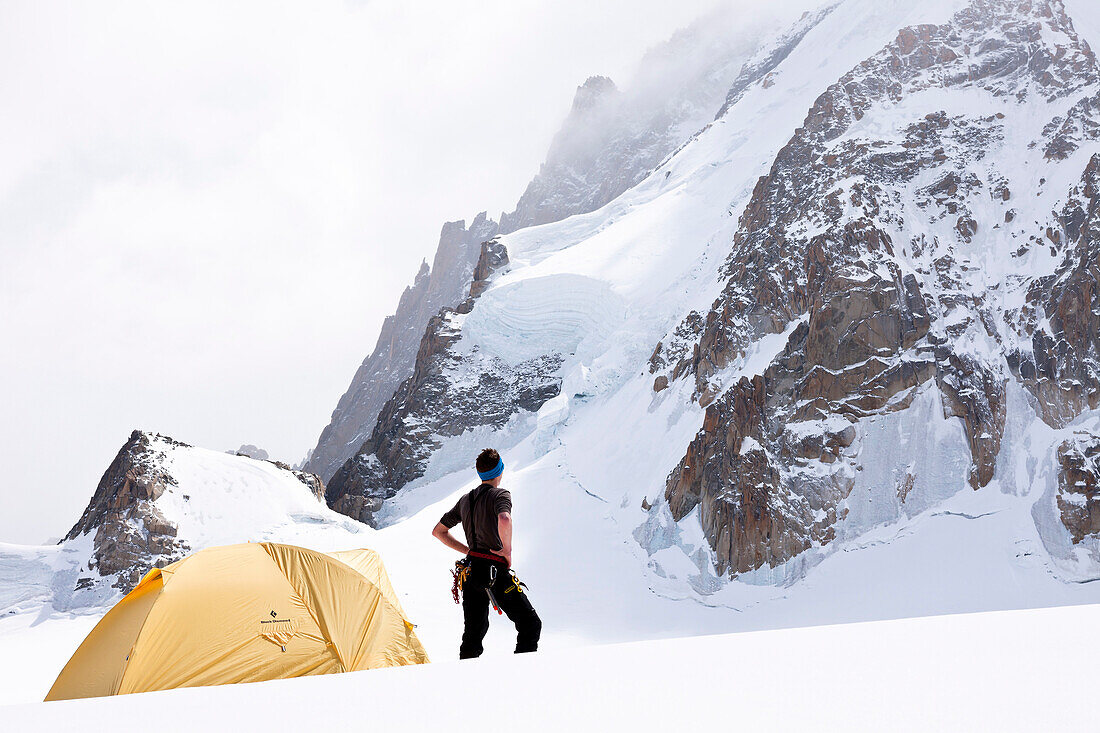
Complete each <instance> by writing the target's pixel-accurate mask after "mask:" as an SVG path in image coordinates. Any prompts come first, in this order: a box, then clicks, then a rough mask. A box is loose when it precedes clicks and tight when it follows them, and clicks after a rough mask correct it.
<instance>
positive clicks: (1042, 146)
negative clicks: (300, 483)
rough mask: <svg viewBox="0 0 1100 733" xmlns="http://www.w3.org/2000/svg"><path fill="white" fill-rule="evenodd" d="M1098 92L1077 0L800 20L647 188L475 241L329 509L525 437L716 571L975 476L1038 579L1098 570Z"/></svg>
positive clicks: (375, 500) (661, 538)
mask: <svg viewBox="0 0 1100 733" xmlns="http://www.w3.org/2000/svg"><path fill="white" fill-rule="evenodd" d="M1071 6H1072V7H1073V9H1074V10H1075V11H1080V12H1081V13H1082V14H1083V15H1084V16H1085V17H1086V24H1087V25H1089V26H1090V27H1091V25H1092V22H1093V18H1092V16H1093V15H1094V11H1092V10H1090V9H1089V7H1088V6H1087V5H1084V4H1077V5H1073V4H1071ZM595 86H597V87H599V90H602V91H601V92H600V93H605V94H606V93H611V92H610V88H609V87H607V85H606V84H604V83H603V82H600V83H599V84H596V85H595ZM1098 91H1100V67H1098V65H1097V60H1096V57H1095V55H1094V54H1093V52H1092V50H1091V48H1090V47H1089V45H1088V42H1087V40H1086V39H1084V38H1082V37H1081V35H1080V34H1079V32H1078V31H1077V29H1076V27H1075V25H1074V22H1073V17H1072V15H1071V14H1070V13H1068V12H1067V10H1066V7H1065V6H1064V5H1063V3H1062V2H1059V1H1058V0H1050V1H1045V0H1035V1H1033V2H1017V1H1015V0H1012V1H1009V0H973V1H972V2H965V1H963V0H938V1H936V2H930V3H924V4H921V5H920V6H919V7H914V6H912V5H911V4H907V3H903V2H869V1H867V0H846V1H845V2H842V3H837V4H833V3H830V4H826V5H823V6H822V7H821V8H819V9H818V10H816V11H815V12H812V13H808V14H807V15H806V16H804V17H803V18H802V19H801V20H800V21H798V22H797V23H796V24H795V25H794V26H792V27H791V28H789V29H787V30H785V31H783V32H781V33H779V34H777V35H776V36H775V37H774V38H773V40H772V41H770V42H769V43H767V44H765V45H764V46H763V47H762V48H760V49H759V50H758V51H757V52H756V53H755V54H754V55H753V57H752V58H750V59H749V60H748V61H747V62H746V63H744V65H743V66H742V73H741V74H740V75H739V76H738V77H737V79H736V84H735V86H734V87H733V88H732V89H731V90H730V93H729V94H728V95H727V99H726V104H725V106H724V111H723V112H722V113H721V114H720V115H719V117H718V119H717V120H716V121H715V122H714V123H713V124H710V125H707V126H705V127H704V128H703V129H702V130H701V131H700V132H699V133H698V134H697V135H695V136H694V137H693V138H692V139H691V140H690V142H689V143H688V144H686V145H684V146H683V147H682V148H681V149H680V150H678V151H677V152H676V154H675V155H673V156H672V157H671V158H669V159H668V160H667V161H665V162H664V163H663V164H661V165H660V166H659V167H658V168H657V169H656V170H655V171H654V172H652V173H651V174H649V175H648V176H647V177H646V178H645V180H643V181H642V182H641V183H639V184H638V185H636V186H634V187H633V188H631V189H630V190H629V191H627V192H625V193H624V194H623V195H621V196H619V197H618V198H616V199H614V200H613V201H611V202H610V203H608V204H607V205H605V206H603V207H602V208H600V209H597V210H595V211H593V212H590V213H586V214H578V215H574V216H572V217H570V218H567V219H564V220H561V221H558V222H556V223H550V224H546V225H543V226H536V227H529V228H526V229H522V230H519V231H516V232H512V233H510V234H503V235H498V236H497V237H496V238H494V239H493V240H492V241H491V242H488V243H486V244H485V245H483V246H482V250H481V258H480V261H479V263H478V265H477V267H476V268H475V272H476V273H477V274H475V276H474V282H473V283H472V286H471V288H470V292H469V296H468V297H467V299H466V300H465V301H464V302H463V303H461V304H460V305H458V306H457V307H455V308H452V309H448V310H446V311H445V312H443V313H441V314H440V315H439V316H436V317H435V318H433V319H432V320H431V322H430V323H429V325H428V328H427V331H426V333H425V335H424V337H423V338H422V340H421V345H420V350H419V353H418V355H417V360H416V364H415V368H414V371H413V375H412V376H411V377H410V378H408V379H406V380H405V382H403V383H402V385H401V387H400V388H399V389H398V390H397V392H396V393H395V394H394V396H393V397H392V398H391V399H390V400H389V402H388V403H387V404H386V406H385V407H384V408H383V409H382V411H381V413H380V416H379V420H378V422H377V424H376V425H375V427H374V430H373V432H372V435H371V437H370V439H368V440H367V441H366V442H365V443H364V445H363V447H362V449H361V450H360V451H359V453H358V455H356V456H355V457H354V458H352V459H351V460H349V461H348V462H346V463H345V464H344V466H343V467H342V468H341V469H340V470H339V471H337V473H336V474H335V475H334V476H333V479H332V481H331V482H330V483H329V486H328V489H327V498H328V500H329V502H330V504H331V505H332V506H333V507H334V508H336V509H338V510H339V511H342V512H344V513H347V514H349V515H351V516H353V517H356V518H358V519H361V520H363V521H367V522H370V523H372V524H376V525H384V524H386V523H389V522H393V521H396V520H398V519H401V518H402V517H404V516H406V515H407V514H408V512H409V511H410V510H411V508H412V507H416V506H417V505H419V504H420V502H418V501H417V500H415V499H414V498H413V497H414V496H415V495H416V493H417V492H418V491H419V490H420V489H419V488H418V487H420V486H421V485H424V484H426V483H431V482H434V481H435V480H437V479H439V478H440V477H442V476H445V475H447V474H448V473H449V472H451V471H453V470H456V469H457V468H459V467H461V466H463V465H464V464H465V463H466V462H468V457H469V455H470V454H471V452H472V451H473V450H474V449H475V448H476V447H478V446H479V445H481V444H482V443H488V442H492V443H495V444H498V445H500V446H503V447H505V448H507V447H510V446H517V445H523V444H525V442H526V443H529V444H530V445H531V446H532V450H533V455H534V456H547V455H556V454H555V451H563V452H565V453H567V454H568V457H561V456H558V458H557V459H558V460H560V461H562V465H563V469H562V470H563V471H565V472H567V473H568V474H569V475H571V476H573V477H575V478H576V480H577V482H578V483H580V484H581V485H583V486H584V487H585V488H586V489H587V490H588V491H590V492H591V493H593V494H595V495H598V496H600V497H603V498H605V499H607V500H608V501H610V502H611V503H612V504H616V505H618V504H623V505H631V504H638V505H641V506H644V514H643V515H641V516H637V517H634V518H632V519H629V520H627V524H628V525H634V526H633V527H630V529H631V530H632V531H634V533H635V535H636V536H637V537H638V538H639V539H640V540H641V541H642V542H643V543H644V544H645V546H646V548H647V550H648V551H649V552H650V553H652V554H653V555H654V556H657V555H660V554H662V552H663V551H664V550H668V549H679V550H680V551H681V552H682V553H683V554H684V555H685V556H686V559H688V560H689V561H690V563H691V564H692V565H693V566H694V567H695V568H696V571H695V573H694V576H695V580H694V581H693V583H694V585H695V586H696V588H697V589H708V590H715V589H717V588H719V587H721V586H722V585H723V583H724V581H721V580H720V579H721V578H722V577H723V576H730V575H733V576H741V579H742V580H743V581H751V582H765V583H775V582H779V583H786V582H792V581H795V580H798V579H799V578H801V577H803V576H805V574H806V573H807V571H808V570H809V569H810V568H811V567H813V566H814V565H816V564H817V563H819V562H821V561H822V560H823V559H824V558H826V557H828V556H829V555H831V554H832V553H834V552H836V551H838V550H839V549H841V548H844V547H847V545H848V543H850V542H859V540H860V538H861V537H863V536H865V535H866V534H867V533H869V532H873V531H875V528H877V527H880V526H883V525H889V524H892V523H897V522H902V521H906V520H910V519H912V518H915V517H917V516H920V515H922V514H923V513H926V512H928V511H933V510H935V509H936V508H937V507H939V506H942V505H943V503H944V502H946V501H948V500H949V499H951V497H954V496H955V495H957V494H958V493H959V492H963V491H973V490H977V489H982V488H983V487H991V488H992V491H994V492H1001V493H1004V494H1006V495H1009V496H1019V497H1022V502H1023V503H1024V504H1026V507H1027V509H1026V511H1029V512H1031V514H1032V515H1033V516H1034V524H1035V527H1036V531H1037V532H1038V535H1039V537H1040V539H1041V544H1042V548H1043V553H1044V557H1045V558H1046V561H1047V562H1048V563H1049V568H1050V571H1051V572H1053V573H1055V574H1056V575H1058V576H1059V577H1062V578H1064V579H1066V580H1085V579H1092V578H1096V577H1100V554H1098V552H1097V538H1096V534H1095V533H1096V529H1097V526H1096V525H1095V524H1094V519H1093V513H1092V511H1091V503H1092V502H1093V501H1094V500H1095V499H1094V494H1095V488H1094V487H1095V478H1094V477H1095V475H1096V459H1095V456H1094V454H1095V453H1097V451H1098V450H1100V447H1098V444H1097V443H1096V442H1095V441H1096V440H1098V438H1096V437H1094V436H1095V435H1096V432H1095V430H1096V420H1097V418H1098V417H1100V414H1097V413H1094V412H1093V408H1095V407H1096V401H1097V394H1100V392H1098V390H1097V386H1096V385H1097V382H1096V376H1095V374H1096V371H1095V363H1096V362H1095V357H1094V354H1095V353H1096V352H1095V349H1096V334H1097V326H1096V318H1097V314H1098V310H1097V306H1096V303H1095V302H1094V301H1093V299H1094V297H1095V296H1094V291H1095V288H1094V287H1093V283H1094V282H1095V278H1096V273H1095V272H1094V270H1095V261H1096V258H1095V255H1094V254H1093V253H1092V248H1093V247H1095V246H1097V235H1096V232H1095V224H1094V223H1093V222H1092V216H1093V212H1094V211H1095V204H1094V200H1095V197H1096V196H1097V193H1096V192H1097V190H1100V189H1098V188H1097V186H1098V184H1100V178H1098V177H1097V173H1098V168H1100V157H1094V156H1097V154H1098V153H1100V143H1098V140H1097V134H1098V133H1100V127H1098V125H1097V112H1098V110H1100V107H1098V106H1097V101H1096V100H1097V96H1096V95H1097V93H1098ZM593 93H596V91H595V90H594V91H593ZM643 406H644V409H642V408H643ZM594 424H600V425H602V430H603V431H604V433H606V435H604V436H600V438H599V439H598V440H597V441H596V442H595V443H593V442H591V441H589V440H588V439H590V438H592V437H593V431H592V430H591V429H590V427H591V425H594ZM581 435H584V436H585V439H586V442H585V443H584V444H579V443H577V442H576V441H577V438H578V437H579V436H581ZM597 446H598V448H597ZM665 477H667V480H666V478H665ZM987 495H988V492H986V493H983V496H987ZM991 501H993V500H992V499H991ZM999 502H1000V500H996V501H993V503H999ZM683 537H693V538H695V539H694V540H692V541H691V542H686V541H684V540H683V539H682V538H683ZM657 565H660V563H659V562H658V563H657ZM657 572H658V573H659V572H661V571H660V569H659V568H658V569H657Z"/></svg>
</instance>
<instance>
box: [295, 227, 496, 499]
mask: <svg viewBox="0 0 1100 733" xmlns="http://www.w3.org/2000/svg"><path fill="white" fill-rule="evenodd" d="M497 230H498V227H497V224H496V222H494V221H492V220H490V219H488V218H487V217H486V216H485V214H484V212H483V213H481V214H479V215H478V216H477V217H476V218H475V219H474V220H473V222H472V223H471V224H470V226H469V228H467V227H466V223H465V222H464V221H457V222H448V223H447V224H444V225H443V230H442V231H441V232H440V234H439V246H438V248H437V249H436V253H435V259H434V260H433V261H432V266H431V267H430V268H429V267H428V264H427V263H424V264H423V265H421V267H420V272H418V273H417V275H416V279H415V280H414V281H413V284H412V285H411V286H409V287H407V288H405V292H404V293H402V295H401V299H400V301H398V304H397V310H396V311H395V312H394V314H393V315H391V316H388V317H387V318H386V320H385V321H384V322H383V323H382V330H381V332H380V333H379V335H378V343H377V344H376V345H375V347H374V351H373V352H371V354H370V356H368V357H367V358H366V359H365V360H364V361H363V363H362V364H361V365H360V366H359V369H358V370H356V372H355V376H354V377H353V378H352V381H351V385H350V386H349V387H348V390H347V392H345V393H344V395H343V396H342V397H341V398H340V401H339V402H338V403H337V405H336V409H335V410H333V412H332V419H331V421H330V422H329V424H328V426H327V427H326V428H325V429H324V430H323V431H322V432H321V437H320V438H319V439H318V441H317V446H316V447H315V448H314V449H313V451H312V452H311V453H310V456H309V458H308V459H307V461H306V463H305V466H304V468H305V469H306V470H308V471H312V472H313V473H316V474H318V475H320V476H321V477H322V478H324V479H329V478H331V477H332V475H333V474H334V473H336V469H338V468H339V467H340V466H342V465H343V464H344V462H345V461H347V460H348V459H349V458H351V457H352V456H353V455H355V453H356V452H357V451H358V450H359V448H360V447H362V445H363V443H364V442H365V441H366V440H367V438H369V437H370V434H371V431H372V430H373V428H374V425H375V423H376V422H377V420H378V414H379V412H381V410H382V406H383V405H384V404H385V403H386V401H387V400H388V399H389V398H390V397H391V396H393V394H394V392H395V391H396V390H397V388H398V386H399V385H400V384H401V382H403V381H404V380H405V379H407V378H408V377H409V375H410V374H412V370H413V365H414V363H415V361H416V355H417V351H418V350H419V347H420V341H421V338H422V337H423V335H424V329H425V327H426V324H427V323H428V321H429V319H431V318H432V316H434V315H436V314H437V313H438V312H439V310H440V309H442V308H445V307H446V308H453V307H454V306H455V305H456V304H457V303H459V302H460V301H461V300H462V298H463V296H464V295H465V293H466V289H467V288H468V287H469V284H470V280H471V278H472V276H473V271H474V266H475V264H476V263H477V258H478V256H479V255H480V253H481V243H482V242H483V241H485V240H488V239H491V238H492V237H493V236H494V235H495V234H496V232H497Z"/></svg>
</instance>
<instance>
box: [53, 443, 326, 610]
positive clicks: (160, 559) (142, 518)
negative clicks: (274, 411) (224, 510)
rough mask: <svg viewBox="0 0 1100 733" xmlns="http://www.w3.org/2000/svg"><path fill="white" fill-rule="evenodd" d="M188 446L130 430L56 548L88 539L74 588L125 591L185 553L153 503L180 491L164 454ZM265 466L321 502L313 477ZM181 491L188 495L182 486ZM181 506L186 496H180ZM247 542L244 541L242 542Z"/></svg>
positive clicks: (185, 544)
mask: <svg viewBox="0 0 1100 733" xmlns="http://www.w3.org/2000/svg"><path fill="white" fill-rule="evenodd" d="M190 448H192V446H189V445H187V444H186V443H181V442H179V441H177V440H173V439H172V438H169V437H167V436H164V435H155V434H152V433H147V432H143V431H140V430H135V431H134V432H133V433H132V434H131V435H130V438H129V440H127V441H126V443H125V444H124V445H123V446H122V448H121V449H120V450H119V452H118V454H117V455H116V456H115V458H114V460H113V461H112V462H111V465H110V466H109V467H108V468H107V471H106V472H105V473H104V474H103V478H101V479H100V481H99V485H98V486H97V487H96V490H95V493H94V494H93V495H92V498H91V500H90V501H89V502H88V506H87V508H85V510H84V512H83V514H82V515H81V517H80V519H79V520H78V521H77V523H76V524H75V525H73V528H72V529H71V530H69V533H68V534H67V535H65V537H64V539H62V541H61V544H65V543H69V542H76V541H78V540H81V539H83V538H91V556H90V557H89V558H88V559H87V562H86V563H85V565H84V570H86V571H87V572H85V573H82V574H81V577H80V579H79V580H78V581H77V582H78V587H88V586H90V585H92V584H95V583H100V582H102V581H103V580H106V582H107V583H109V584H110V585H111V586H113V587H114V588H117V589H119V590H121V591H122V592H128V591H129V590H130V589H132V588H133V587H134V586H135V585H137V583H138V581H139V580H141V578H142V576H143V575H144V574H145V573H147V572H148V571H149V570H150V569H151V568H153V567H164V566H165V565H168V564H170V563H172V562H175V561H176V560H179V559H180V558H182V557H184V556H185V555H186V554H188V553H189V552H190V551H191V550H192V549H195V548H193V547H192V543H191V539H190V538H188V537H184V536H181V535H180V532H179V527H178V525H177V524H176V523H175V522H173V521H171V520H170V519H169V518H168V517H166V516H165V513H164V511H163V510H162V507H161V506H159V505H158V500H159V499H161V497H163V496H164V495H165V493H166V492H169V491H172V490H175V491H179V490H180V488H181V487H180V482H179V480H178V479H177V477H176V476H175V475H173V473H172V471H171V467H170V462H169V461H168V457H169V456H168V454H169V453H171V452H174V451H176V450H179V449H190ZM237 457H239V458H240V459H241V460H244V461H258V462H263V463H268V464H271V465H273V466H275V467H277V468H278V469H281V470H282V471H285V472H286V473H287V474H288V475H290V476H293V478H294V479H296V480H297V481H299V482H300V483H302V484H303V485H305V486H306V487H307V488H308V489H309V491H310V493H311V494H312V495H313V497H314V498H315V499H316V500H317V501H318V502H321V501H323V499H324V491H325V487H324V483H323V482H322V481H321V479H320V478H319V477H318V476H316V475H315V474H311V473H307V472H304V471H295V470H293V469H291V468H290V466H288V465H287V464H285V463H281V462H279V461H266V460H262V459H254V458H251V457H249V456H245V455H243V454H238V456H237ZM183 489H184V490H190V489H188V487H183ZM181 498H182V500H183V501H184V502H188V501H189V500H190V497H189V496H188V495H186V494H184V495H183V496H182V497H181ZM243 539H247V537H242V540H243Z"/></svg>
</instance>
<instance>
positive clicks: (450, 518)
mask: <svg viewBox="0 0 1100 733" xmlns="http://www.w3.org/2000/svg"><path fill="white" fill-rule="evenodd" d="M511 511H512V495H511V494H510V493H508V490H507V489H502V488H500V487H499V486H490V485H489V484H481V485H480V486H478V487H477V488H476V489H474V490H473V491H471V492H470V493H468V494H466V495H465V496H463V497H462V498H461V499H459V500H458V503H457V504H455V505H454V508H453V509H451V511H449V512H447V513H446V514H444V515H443V518H442V519H440V520H439V521H440V523H441V524H442V525H443V526H444V527H446V528H447V529H450V528H451V527H453V526H455V525H456V524H458V523H459V522H461V523H462V531H463V532H465V533H466V545H467V546H468V547H469V548H470V549H471V550H473V551H474V552H482V553H486V554H488V553H491V552H493V550H499V549H501V548H502V547H503V544H502V543H501V541H500V532H499V531H498V530H497V515H498V514H500V513H501V512H511Z"/></svg>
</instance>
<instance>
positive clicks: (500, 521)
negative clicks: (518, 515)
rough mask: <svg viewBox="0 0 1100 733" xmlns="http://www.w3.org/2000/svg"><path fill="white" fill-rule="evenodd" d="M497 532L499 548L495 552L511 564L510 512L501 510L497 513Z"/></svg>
mask: <svg viewBox="0 0 1100 733" xmlns="http://www.w3.org/2000/svg"><path fill="white" fill-rule="evenodd" d="M497 532H498V533H499V534H500V545H501V546H500V549H499V550H497V551H496V553H495V554H497V555H500V556H501V557H503V558H504V559H505V560H507V561H508V564H509V565H511V564H512V513H511V512H501V513H500V514H498V515H497Z"/></svg>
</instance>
